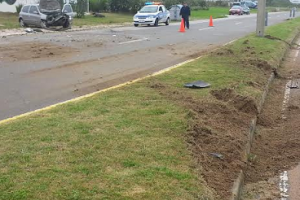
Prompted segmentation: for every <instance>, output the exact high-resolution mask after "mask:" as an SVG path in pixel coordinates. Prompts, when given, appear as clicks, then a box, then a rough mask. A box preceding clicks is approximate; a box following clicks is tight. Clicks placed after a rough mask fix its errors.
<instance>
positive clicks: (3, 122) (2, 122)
mask: <svg viewBox="0 0 300 200" xmlns="http://www.w3.org/2000/svg"><path fill="white" fill-rule="evenodd" d="M201 57H202V56H199V57H197V58H194V59H190V60H187V61H184V62H182V63H179V64H176V65H174V66H171V67H168V68H166V69H163V70H160V71H158V72H155V73H153V74H150V75H147V76H145V77H142V78H138V79H135V80H132V81H128V82H125V83H122V84H119V85H116V86H113V87H109V88H106V89H103V90H100V91H97V92H93V93H90V94H87V95H84V96H80V97H77V98H74V99H70V100H67V101H64V102H60V103H57V104H53V105H51V106H47V107H44V108H41V109H37V110H34V111H31V112H27V113H24V114H21V115H17V116H15V117H11V118H8V119H4V120H2V121H0V125H2V124H5V123H8V122H11V121H15V120H17V119H20V118H23V117H26V116H29V115H32V114H34V113H38V112H41V111H46V110H50V109H52V108H55V107H57V106H60V105H63V104H67V103H71V102H76V101H80V100H82V99H86V98H89V97H92V96H94V95H96V94H100V93H102V92H106V91H109V90H112V89H116V88H120V87H123V86H126V85H129V84H132V83H135V82H138V81H141V80H144V79H146V78H149V77H153V76H157V75H159V74H163V73H165V72H168V71H171V70H172V69H175V68H178V67H180V66H182V65H185V64H187V63H190V62H193V61H195V60H197V59H199V58H201Z"/></svg>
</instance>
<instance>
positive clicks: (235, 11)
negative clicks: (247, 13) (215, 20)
mask: <svg viewBox="0 0 300 200" xmlns="http://www.w3.org/2000/svg"><path fill="white" fill-rule="evenodd" d="M235 14H238V15H243V14H244V13H243V8H242V7H241V6H232V8H230V10H229V15H235Z"/></svg>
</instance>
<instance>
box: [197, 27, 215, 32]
mask: <svg viewBox="0 0 300 200" xmlns="http://www.w3.org/2000/svg"><path fill="white" fill-rule="evenodd" d="M212 28H214V27H207V28H200V29H199V31H204V30H209V29H212Z"/></svg>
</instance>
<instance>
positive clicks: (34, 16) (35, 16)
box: [29, 5, 41, 26]
mask: <svg viewBox="0 0 300 200" xmlns="http://www.w3.org/2000/svg"><path fill="white" fill-rule="evenodd" d="M29 14H30V24H32V25H35V26H39V25H40V23H41V16H40V13H39V10H38V8H37V6H36V5H32V6H30V9H29Z"/></svg>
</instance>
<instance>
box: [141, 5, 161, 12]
mask: <svg viewBox="0 0 300 200" xmlns="http://www.w3.org/2000/svg"><path fill="white" fill-rule="evenodd" d="M157 8H158V6H144V7H143V8H142V9H141V10H140V13H156V12H157Z"/></svg>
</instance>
